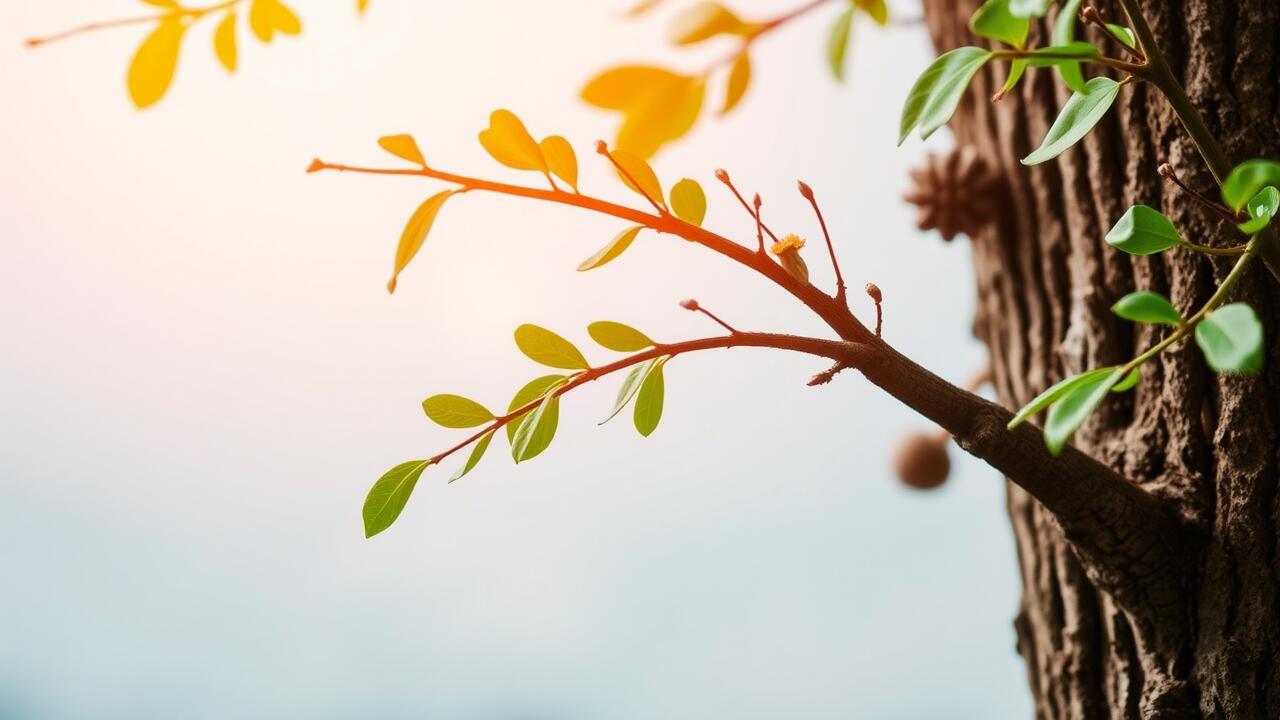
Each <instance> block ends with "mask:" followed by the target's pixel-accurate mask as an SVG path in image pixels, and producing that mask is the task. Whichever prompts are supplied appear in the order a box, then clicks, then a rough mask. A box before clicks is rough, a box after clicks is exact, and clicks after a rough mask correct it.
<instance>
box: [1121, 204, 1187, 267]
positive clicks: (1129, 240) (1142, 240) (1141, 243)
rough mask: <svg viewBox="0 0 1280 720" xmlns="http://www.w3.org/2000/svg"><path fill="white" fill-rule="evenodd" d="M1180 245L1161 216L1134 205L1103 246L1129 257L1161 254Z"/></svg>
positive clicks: (1167, 220)
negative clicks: (1108, 246) (1125, 253)
mask: <svg viewBox="0 0 1280 720" xmlns="http://www.w3.org/2000/svg"><path fill="white" fill-rule="evenodd" d="M1181 242H1183V240H1182V236H1181V235H1179V234H1178V228H1176V227H1174V226H1173V222H1172V221H1171V220H1169V218H1167V217H1165V216H1164V214H1163V213H1161V212H1160V211H1159V210H1156V209H1155V208H1153V207H1148V206H1146V205H1134V206H1133V207H1131V208H1129V209H1128V210H1126V211H1125V213H1124V215H1121V216H1120V220H1118V221H1117V222H1116V224H1115V226H1114V227H1112V228H1111V230H1110V232H1108V233H1107V244H1108V245H1110V246H1111V247H1113V248H1116V249H1117V250H1123V251H1124V252H1127V253H1129V254H1130V255H1151V254H1152V253H1158V252H1164V251H1165V250H1168V249H1169V248H1171V247H1173V246H1174V245H1177V244H1179V243H1181Z"/></svg>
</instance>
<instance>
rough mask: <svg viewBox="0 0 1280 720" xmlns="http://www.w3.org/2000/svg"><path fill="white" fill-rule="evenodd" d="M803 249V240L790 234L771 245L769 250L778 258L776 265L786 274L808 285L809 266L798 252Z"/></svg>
mask: <svg viewBox="0 0 1280 720" xmlns="http://www.w3.org/2000/svg"><path fill="white" fill-rule="evenodd" d="M803 247H804V240H801V239H800V236H798V235H796V234H794V233H793V234H790V235H786V236H785V237H783V238H782V239H781V240H779V241H778V242H776V243H774V244H773V247H772V248H770V250H772V251H773V254H774V255H775V256H776V257H777V258H778V264H779V265H781V266H782V269H784V270H786V271H787V274H788V275H790V276H791V277H793V278H795V279H796V280H798V281H800V282H802V283H805V284H808V282H809V266H808V265H806V264H805V262H804V258H802V257H800V250H801V248H803Z"/></svg>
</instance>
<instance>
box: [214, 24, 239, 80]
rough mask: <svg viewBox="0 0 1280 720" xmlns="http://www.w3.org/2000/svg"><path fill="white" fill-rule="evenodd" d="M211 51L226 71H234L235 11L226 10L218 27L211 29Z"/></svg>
mask: <svg viewBox="0 0 1280 720" xmlns="http://www.w3.org/2000/svg"><path fill="white" fill-rule="evenodd" d="M213 52H214V54H216V55H217V56H218V61H219V62H221V63H222V67H224V68H226V69H227V72H231V73H233V72H235V71H236V13H235V11H234V10H229V11H227V14H226V16H225V17H223V18H222V21H221V22H219V23H218V29H217V30H214V31H213Z"/></svg>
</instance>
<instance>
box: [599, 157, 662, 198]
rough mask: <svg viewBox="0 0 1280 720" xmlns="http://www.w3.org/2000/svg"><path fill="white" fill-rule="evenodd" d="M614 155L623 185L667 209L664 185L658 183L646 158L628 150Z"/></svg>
mask: <svg viewBox="0 0 1280 720" xmlns="http://www.w3.org/2000/svg"><path fill="white" fill-rule="evenodd" d="M612 155H613V161H614V162H616V163H617V164H618V177H620V178H622V184H624V185H626V186H627V187H629V188H631V189H632V190H634V191H635V192H637V193H640V194H641V195H644V196H645V197H647V198H649V199H650V200H652V201H653V202H655V203H657V204H659V205H662V206H663V207H666V204H667V203H666V200H664V199H663V198H662V183H660V182H658V176H657V175H656V174H655V173H654V172H653V168H651V167H649V163H647V162H645V161H644V158H641V157H640V156H639V155H636V154H634V153H631V152H628V151H626V150H614V151H613V153H612Z"/></svg>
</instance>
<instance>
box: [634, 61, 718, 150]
mask: <svg viewBox="0 0 1280 720" xmlns="http://www.w3.org/2000/svg"><path fill="white" fill-rule="evenodd" d="M705 90H706V83H705V82H704V81H703V80H702V79H701V78H694V77H682V78H681V79H680V82H676V83H671V84H670V85H668V86H667V87H665V88H663V89H662V90H661V91H660V92H658V93H655V94H654V95H652V96H650V97H649V98H648V99H647V100H646V101H645V102H644V103H642V104H639V105H637V106H635V107H633V108H632V109H631V110H630V111H628V112H627V113H625V115H624V118H623V122H622V127H621V128H619V129H618V140H617V145H618V147H619V148H622V149H624V150H630V151H631V152H633V153H635V154H636V155H639V156H640V157H652V156H653V154H654V153H656V152H657V151H658V149H659V148H660V147H662V146H663V145H664V144H665V143H667V142H670V141H672V140H675V139H677V138H680V137H683V136H684V134H685V133H687V132H689V129H690V128H692V127H693V123H694V122H695V121H696V120H697V119H698V113H699V112H701V110H702V99H703V95H704V92H705Z"/></svg>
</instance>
